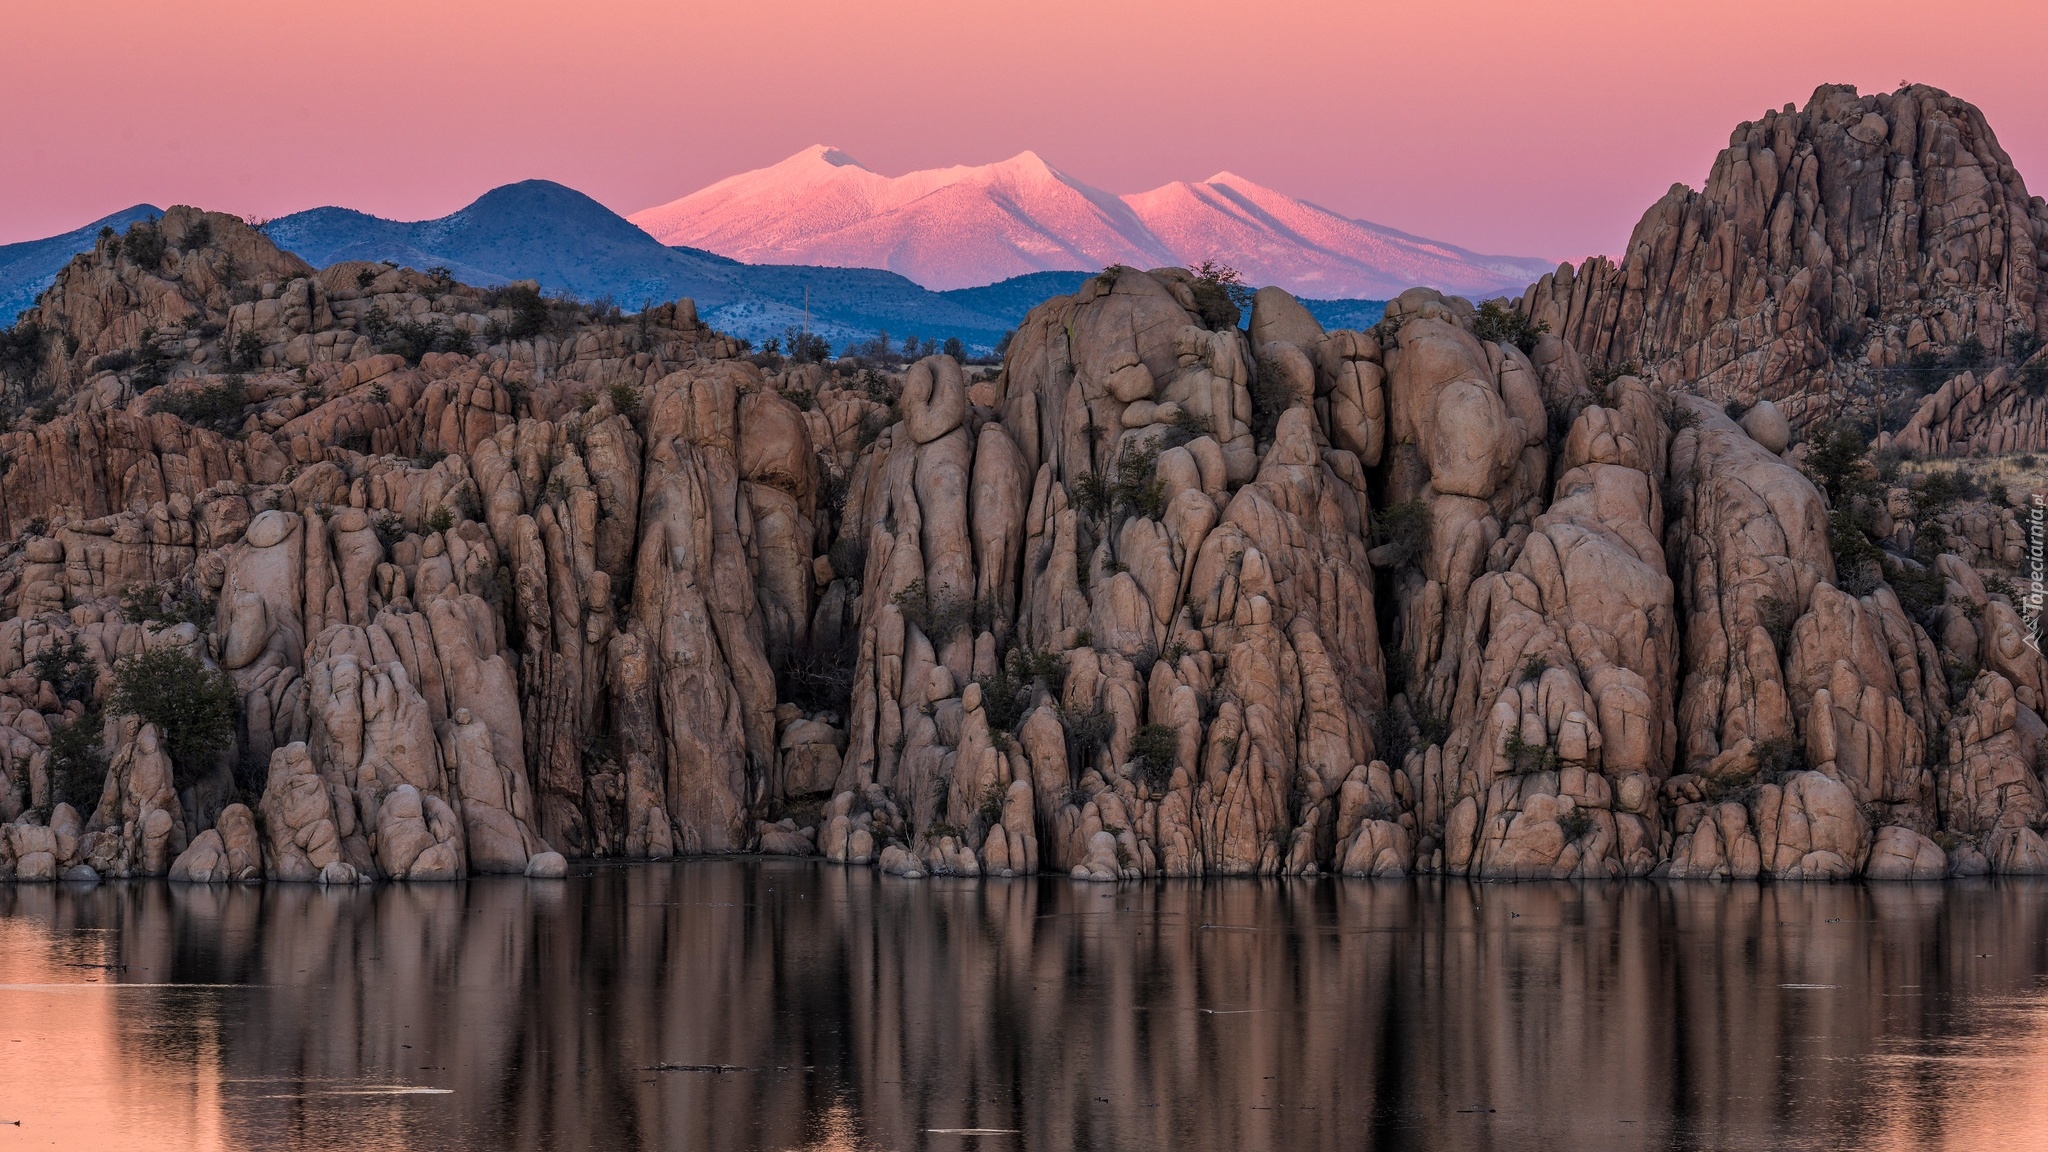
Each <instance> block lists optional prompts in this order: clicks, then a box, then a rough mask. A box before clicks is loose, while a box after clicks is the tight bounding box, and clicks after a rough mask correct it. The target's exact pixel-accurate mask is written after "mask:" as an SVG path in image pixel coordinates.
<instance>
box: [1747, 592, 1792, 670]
mask: <svg viewBox="0 0 2048 1152" xmlns="http://www.w3.org/2000/svg"><path fill="white" fill-rule="evenodd" d="M1756 616H1757V623H1758V624H1761V625H1763V629H1764V633H1765V635H1768V636H1769V637H1770V638H1771V646H1772V647H1773V648H1776V649H1777V650H1778V653H1779V655H1780V656H1781V657H1782V656H1783V654H1784V652H1785V647H1786V645H1788V644H1790V643H1791V641H1792V625H1793V624H1795V623H1797V622H1798V620H1799V607H1798V605H1796V604H1790V603H1787V602H1786V601H1783V600H1780V599H1778V598H1777V597H1776V596H1765V597H1763V598H1762V599H1760V600H1758V601H1757V602H1756Z"/></svg>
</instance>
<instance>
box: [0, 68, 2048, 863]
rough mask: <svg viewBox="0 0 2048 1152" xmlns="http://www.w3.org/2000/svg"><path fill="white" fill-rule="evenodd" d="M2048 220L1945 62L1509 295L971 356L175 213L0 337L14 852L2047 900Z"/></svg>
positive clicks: (1284, 298)
mask: <svg viewBox="0 0 2048 1152" xmlns="http://www.w3.org/2000/svg"><path fill="white" fill-rule="evenodd" d="M2044 241H2048V205H2044V203H2043V202H2042V201H2041V200H2040V199H2039V198H2035V197H2030V196H2029V195H2028V194H2027V192H2026V189H2025V186H2024V184H2023V182H2022V181H2021V179H2020V177H2019V175H2018V174H2017V173H2016V172H2015V171H2014V169H2013V167H2012V165H2011V163H2010V161H2009V160H2008V159H2007V157H2006V156H2005V154H2004V153H2003V151H2001V150H2000V148H1999V147H1998V144H1997V142H1996V140H1995V138H1994V136H1993V134H1992V132H1991V130H1990V128H1989V127H1988V126H1987V125H1986V124H1985V122H1984V119H1983V117H1982V116H1981V115H1980V114H1979V113H1978V112H1977V110H1976V109H1974V108H1972V107H1971V106H1970V105H1968V104H1966V103H1964V102H1963V101H1961V100H1958V99H1956V98H1953V97H1951V96H1948V95H1947V94H1945V93H1942V92H1939V91H1937V90H1934V89H1931V88H1925V87H1918V86H1915V87H1906V88H1901V89H1900V90H1898V91H1895V92H1892V93H1888V94H1879V95H1869V96H1859V95H1857V94H1856V93H1855V92H1854V91H1853V90H1851V89H1847V88H1839V87H1826V88H1822V89H1820V90H1819V91H1818V92H1816V93H1815V95H1814V97H1813V98H1812V100H1811V101H1810V102H1809V103H1808V104H1807V105H1806V107H1805V108H1803V109H1794V108H1791V107H1789V106H1788V107H1787V108H1786V109H1784V110H1783V111H1781V112H1774V113H1771V114H1769V115H1766V116H1765V117H1763V118H1762V119H1760V120H1758V121H1755V122H1752V123H1747V124H1743V125H1741V126H1740V127H1738V128H1737V129H1736V130H1735V132H1734V134H1733V136H1732V138H1731V140H1730V144H1729V147H1728V148H1727V149H1726V150H1724V151H1723V152H1722V153H1721V154H1720V156H1719V157H1718V158H1717V160H1716V161H1715V163H1714V167H1713V171H1712V174H1711V176H1710V177H1709V179H1708V181H1707V183H1706V186H1705V188H1704V189H1703V190H1698V191H1695V190H1692V189H1687V188H1684V187H1678V188H1674V189H1673V190H1672V192H1671V193H1670V194H1669V195H1667V196H1666V197H1665V198H1664V199H1662V200H1660V201H1659V202H1658V203H1657V204H1656V205H1655V206H1654V207H1652V208H1651V209H1650V211H1649V212H1648V214H1646V215H1645V216H1644V218H1643V220H1642V222H1641V223H1640V224H1639V225H1638V226H1637V228H1636V231H1635V233H1634V236H1633V237H1632V238H1631V241H1630V243H1629V246H1628V249H1627V252H1626V253H1625V255H1624V256H1623V258H1622V259H1621V260H1620V261H1619V262H1613V261H1609V260H1606V259H1593V260H1589V261H1587V262H1585V263H1584V264H1583V265H1580V266H1578V267H1576V268H1574V267H1571V266H1566V267H1562V268H1560V269H1559V270H1558V271H1557V272H1555V273H1553V274H1550V275H1546V276H1545V277H1543V279H1542V280H1540V281H1539V282H1538V283H1536V284H1535V285H1533V286H1531V287H1530V288H1529V289H1528V291H1527V292H1526V293H1525V294H1524V295H1523V296H1521V297H1520V298H1519V299H1516V300H1506V301H1493V302H1487V303H1484V304H1482V305H1479V306H1475V305H1474V304H1472V303H1470V302H1468V301H1466V300H1463V299H1459V298H1456V297H1447V296H1444V295H1442V294H1439V293H1437V292H1434V291H1431V290H1428V289H1415V290H1411V291H1408V292H1405V293H1403V294H1401V295H1400V296H1399V297H1398V298H1397V299H1395V300H1393V301H1391V302H1390V303H1389V304H1388V306H1387V310H1386V315H1385V318H1384V319H1383V320H1382V321H1381V322H1380V323H1379V324H1378V325H1376V326H1375V327H1374V328H1372V329H1370V330H1365V331H1325V330H1323V328H1322V327H1321V325H1320V324H1318V322H1317V321H1316V320H1315V319H1314V317H1313V316H1311V315H1310V314H1309V312H1308V311H1307V310H1306V309H1305V308H1303V307H1302V306H1301V305H1300V304H1299V303H1298V302H1297V301H1295V300H1294V299H1293V298H1292V297H1290V296H1288V295H1287V294H1286V293H1284V292H1281V291H1279V290H1278V289H1273V288H1265V289H1260V290H1258V291H1257V292H1256V293H1251V292H1249V291H1247V290H1245V289H1244V288H1243V287H1242V286H1240V285H1237V284H1236V283H1234V282H1233V278H1232V277H1231V275H1230V274H1229V273H1228V271H1227V270H1224V269H1219V268H1217V267H1214V266H1205V267H1200V268H1196V269H1193V270H1188V269H1180V268H1164V269H1154V270H1149V271H1148V270H1143V269H1137V268H1126V267H1113V268H1109V269H1106V270H1104V271H1103V272H1102V273H1101V274H1100V275H1098V276H1095V277H1094V278H1093V279H1091V280H1089V281H1088V282H1087V283H1086V284H1084V285H1083V286H1082V288H1081V289H1080V290H1079V291H1078V292H1076V293H1075V294H1073V295H1070V296H1064V297H1059V298H1056V299H1052V300H1048V301H1046V302H1045V303H1043V304H1041V305H1040V306H1038V307H1037V308H1036V309H1034V310H1033V311H1032V312H1031V313H1030V315H1029V317H1028V318H1027V319H1026V320H1025V321H1024V323H1023V324H1022V325H1021V327H1020V328H1019V329H1018V330H1017V331H1016V333H1015V335H1014V337H1013V338H1012V339H1011V340H1010V342H1009V344H1008V348H1007V354H1006V356H1005V358H1004V359H1003V361H1002V363H1001V364H1000V366H999V367H976V366H966V365H963V364H961V363H959V362H958V361H956V360H955V359H954V358H951V357H948V356H946V355H929V356H924V357H922V358H919V359H916V360H915V361H914V362H909V363H905V364H890V363H881V362H867V361H864V360H861V359H857V358H851V357H849V358H840V359H830V358H811V359H810V362H803V363H799V362H796V360H793V359H789V358H785V357H783V356H781V355H776V354H766V353H759V352H754V351H752V350H751V349H749V348H746V347H744V346H743V345H742V343H741V342H740V341H737V340H735V339H733V338H730V337H727V336H723V335H721V334H719V333H718V332H715V331H713V330H711V329H709V328H707V327H706V326H704V325H703V324H701V323H699V322H698V320H697V318H696V316H695V311H694V308H693V307H692V306H691V304H690V303H689V302H688V301H680V302H676V303H672V304H664V305H659V306H651V307H647V308H645V309H643V310H642V311H640V312H638V313H634V314H621V313H620V312H619V311H618V310H617V309H615V308H608V307H603V306H593V305H588V304H581V303H577V302H575V301H571V300H565V299H555V298H549V297H546V296H543V295H542V294H541V293H539V292H538V291H537V290H536V289H535V288H534V287H533V286H532V285H530V284H512V285H508V286H501V287H495V288H482V287H475V286H470V285H465V284H462V283H459V282H457V281H456V280H455V279H454V278H452V277H451V276H449V275H448V274H446V273H445V272H442V271H437V270H431V269H430V270H427V271H416V270H412V269H406V268H400V267H394V266H388V265H383V264H372V263H363V262H344V263H338V264H334V265H332V266H330V267H326V268H319V269H316V268H313V267H311V266H309V265H307V264H306V263H304V262H303V261H301V260H299V259H298V258H297V257H295V256H293V255H291V254H290V253H288V252H285V251H281V250H279V249H278V248H277V247H276V246H274V245H273V244H272V243H271V242H270V241H269V240H268V239H267V238H266V237H265V236H264V235H263V234H261V233H260V232H258V231H256V230H255V229H252V228H251V227H249V226H247V225H246V224H245V223H244V222H243V221H241V220H240V219H237V218H235V217H232V216H228V215H223V214H218V213H210V212H202V211H199V210H196V209H192V208H182V207H181V208H174V209H172V210H170V211H169V212H167V213H166V214H165V215H164V216H163V217H162V219H161V220H159V221H157V222H155V223H149V222H142V223H137V224H134V225H132V226H131V227H130V228H129V229H128V231H127V232H126V233H125V234H116V233H115V232H113V231H112V230H111V229H109V230H107V231H106V232H103V233H102V234H101V237H100V238H99V240H98V242H97V243H96V244H95V246H94V247H93V249H92V250H91V251H89V252H85V253H82V254H81V255H79V256H78V257H77V258H76V259H74V260H73V261H72V263H71V264H70V265H69V266H68V267H66V268H65V269H64V270H63V271H62V272H61V273H60V274H59V276H58V278H57V281H56V283H55V284H54V285H53V286H52V287H51V288H50V289H49V290H48V291H47V292H46V293H45V294H44V295H43V296H42V297H41V298H40V300H39V301H38V303H37V305H36V306H35V307H34V308H32V309H31V310H29V311H28V312H27V313H25V314H24V316H23V317H22V319H21V321H20V322H19V324H18V325H17V326H16V327H15V328H14V330H13V331H12V333H10V334H8V335H7V336H6V338H5V341H4V344H0V374H4V401H5V404H6V414H7V415H8V416H9V417H10V422H9V424H8V425H7V427H8V430H7V431H5V432H4V433H0V539H4V544H0V616H5V617H6V621H5V623H4V624H0V879H8V880H15V881H32V880H53V879H93V878H102V877H109V878H110V877H127V876H169V877H171V878H173V879H179V880H189V881H215V882H224V881H247V880H258V879H271V880H296V881H314V880H318V881H322V882H326V883H349V882H367V881H371V880H385V879H414V880H447V879H455V878H458V877H461V876H464V875H467V874H472V873H522V872H523V873H525V874H527V875H532V876H558V875H561V874H562V872H563V870H564V869H565V867H566V862H567V861H569V860H582V859H610V860H659V859H668V858H672V857H677V856H684V855H695V854H715V853H736V852H761V853H776V854H791V855H813V854H816V855H822V856H823V857H824V858H825V859H827V860H830V861H834V862H838V863H843V864H846V865H852V866H864V867H875V868H880V869H882V870H883V871H886V872H889V873H893V874H897V875H902V876H923V875H935V874H951V875H989V874H994V875H1017V874H1025V873H1034V872H1056V873H1063V874H1070V875H1073V876H1075V877H1082V878H1087V879H1095V880H1117V879H1124V878H1137V877H1151V876H1195V875H1214V874H1221V875H1309V874H1332V873H1341V874H1345V875H1360V876H1389V875H1400V874H1407V873H1442V874H1452V875H1461V876H1473V877H1624V876H1670V877H1696V878H1725V879H1743V880H1750V879H1756V878H1778V879H1840V878H1848V877H1856V876H1865V877H1870V878H1873V879H1925V880H1932V879H1939V878H1942V877H1945V876H1956V875H1975V874H1983V873H1987V872H1989V873H2039V872H2048V841H2044V839H2043V836H2042V829H2043V827H2044V826H2048V786H2044V778H2043V770H2044V768H2048V755H2044V751H2048V725H2044V724H2043V721H2042V713H2043V711H2044V710H2048V664H2044V662H2043V659H2042V656H2041V654H2040V652H2039V650H2038V647H2037V645H2036V640H2035V629H2034V623H2033V621H2034V616H2035V612H2034V610H2033V609H2031V608H2030V607H2029V603H2028V597H2027V596H2026V595H2025V593H2024V590H2025V589H2028V588H2029V587H2031V582H2032V580H2033V579H2034V570H2033V569H2032V568H2031V567H2030V564H2031V563H2032V562H2033V561H2032V560H2031V559H2030V557H2032V556H2036V555H2038V553H2039V549H2040V547H2041V543H2040V538H2039V537H2038V535H2037V536H2034V537H2032V538H2031V540H2030V537H2029V534H2028V533H2029V525H2030V524H2031V523H2034V521H2033V520H2032V513H2031V512H2030V511H2029V510H2028V508H2027V504H2026V499H2027V497H2026V495H2025V493H2024V492H2023V491H2022V489H2021V487H2020V486H2019V485H2021V484H2022V483H2024V482H2025V479H2024V477H2025V476H2027V475H2028V474H2029V473H2027V471H2026V470H2027V469H2030V468H2032V467H2034V465H2033V464H2031V463H2028V461H2030V460H2031V459H2032V458H2031V457H2029V456H2027V455H2025V454H2027V453H2034V452H2044V451H2048V355H2044V354H2043V353H2042V352H2041V349H2042V347H2043V337H2044V335H2048V301H2044V300H2043V299H2042V298H2041V291H2040V289H2041V284H2042V280H2043V276H2044V260H2048V257H2044V256H2043V253H2042V247H2043V244H2044ZM2014 457H2016V458H2017V460H2018V462H2017V463H2014V462H2013V460H2012V459H2010V458H2014ZM2015 468H2017V469H2018V471H2017V472H2015V471H2014V469H2015ZM2007 476H2010V477H2011V479H2010V481H2008V480H2006V479H2002V478H2003V477H2007ZM2036 531H2038V529H2036Z"/></svg>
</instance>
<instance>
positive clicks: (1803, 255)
mask: <svg viewBox="0 0 2048 1152" xmlns="http://www.w3.org/2000/svg"><path fill="white" fill-rule="evenodd" d="M2044 241H2048V208H2044V206H2043V205H2042V203H2041V201H2040V200H2039V199H2037V198H2035V197H2032V196H2030V195H2028V193H2027V188H2026V184H2025V182H2024V181H2023V180H2022V179H2021V178H2020V174H2019V173H2018V172H2017V171H2015V170H2014V168H2013V165H2012V161H2011V159H2010V158H2009V157H2007V155H2006V153H2005V150H2004V149H2003V148H2001V147H2000V146H1999V144H1998V139H1997V137H1996V136H1995V135H1994V134H1993V132H1992V130H1991V127H1990V125H1989V124H1987V123H1986V122H1985V119H1984V115H1983V113H1981V112H1979V111H1978V110H1977V109H1976V108H1975V107H1973V106H1972V105H1970V104H1968V103H1967V102H1965V101H1963V100H1960V99H1957V98H1955V97H1953V96H1950V95H1949V94H1947V93H1945V92H1942V91H1940V90H1938V89H1934V88H1930V87H1927V86H1925V85H1918V84H1916V85H1910V86H1907V87H1902V88H1900V89H1898V90H1897V91H1894V92H1890V93H1877V94H1872V95H1868V96H1859V95H1857V93H1856V90H1855V89H1853V88H1849V87H1845V86H1840V85H1827V86H1823V87H1821V88H1818V89H1816V90H1815V91H1814V93H1813V96H1812V97H1811V98H1810V99H1809V100H1808V101H1807V103H1806V105H1805V107H1803V108H1795V107H1794V106H1792V105H1790V104H1787V105H1786V106H1785V107H1784V108H1783V109H1782V110H1779V111H1776V112H1768V113H1766V114H1764V115H1763V116H1762V117H1761V118H1759V119H1757V120H1754V121H1750V122H1747V123H1744V124H1740V125H1738V126H1736V128H1735V131H1734V132H1733V133H1732V134H1731V135H1730V137H1729V142H1728V147H1727V148H1726V149H1724V150H1723V151H1722V152H1721V153H1720V155H1719V156H1718V157H1716V159H1715V161H1714V164H1713V169H1712V171H1711V172H1710V173H1709V174H1708V176H1707V180H1706V183H1705V185H1704V187H1702V188H1700V189H1698V190H1695V189H1691V188H1688V187H1685V186H1684V185H1678V186H1674V187H1673V188H1672V189H1671V191H1670V192H1668V193H1666V194H1665V196H1664V198H1663V199H1661V200H1659V201H1658V202H1657V203H1656V205H1654V206H1653V207H1652V208H1651V209H1650V210H1649V211H1648V212H1647V213H1645V214H1644V216H1643V218H1642V220H1641V222H1640V223H1638V224H1637V225H1636V227H1635V231H1634V233H1633V234H1632V235H1631V236H1630V237H1629V242H1628V247H1627V249H1626V250H1625V251H1624V253H1623V254H1622V256H1621V258H1620V259H1619V261H1615V260H1610V259H1608V258H1607V257H1595V258H1593V259H1590V260H1587V261H1586V262H1585V263H1583V264H1580V265H1579V266H1577V267H1576V268H1574V267H1572V266H1570V265H1566V266H1564V267H1561V268H1559V269H1558V271H1557V272H1555V273H1553V274H1551V275H1547V276H1545V277H1543V278H1542V279H1541V280H1539V281H1537V283H1536V284H1535V285H1534V286H1532V287H1531V288H1530V289H1529V291H1528V293H1527V294H1526V295H1524V296H1523V297H1522V299H1521V307H1522V309H1523V311H1524V312H1526V313H1527V314H1528V315H1530V316H1532V317H1533V318H1535V319H1536V320H1538V321H1541V322H1544V323H1547V324H1549V326H1550V330H1551V331H1552V332H1555V333H1557V334H1559V335H1561V336H1563V337H1565V338H1566V339H1567V340H1569V341H1571V343H1572V344H1573V345H1574V346H1576V347H1577V348H1578V349H1579V350H1580V351H1581V352H1582V353H1583V354H1584V355H1585V356H1586V357H1587V358H1588V359H1589V360H1591V361H1592V362H1594V363H1596V364H1604V365H1621V364H1624V363H1627V362H1630V361H1633V362H1636V363H1638V364H1640V365H1641V366H1642V368H1643V369H1644V370H1646V371H1648V372H1650V373H1652V374H1653V375H1655V376H1656V377H1657V378H1658V379H1660V380H1662V381H1663V382H1664V383H1666V384H1668V385H1671V386H1674V387H1682V388H1685V389H1687V390H1691V391H1696V392H1698V393H1700V394H1702V395H1705V396H1707V397H1709V398H1711V399H1713V400H1714V401H1716V402H1717V403H1718V402H1720V401H1722V400H1726V399H1730V398H1733V399H1739V400H1744V401H1754V400H1757V399H1760V398H1762V399H1770V400H1775V401H1777V402H1778V404H1779V405H1781V406H1783V407H1784V408H1785V409H1786V411H1787V413H1788V415H1790V416H1792V418H1793V420H1794V422H1795V423H1799V424H1803V423H1805V422H1807V421H1808V420H1812V419H1818V418H1826V417H1831V416H1833V415H1835V414H1836V413H1838V412H1840V411H1841V410H1843V409H1844V408H1845V407H1852V408H1853V407H1862V408H1864V409H1865V410H1868V408H1869V403H1868V402H1869V398H1870V397H1869V392H1870V391H1871V390H1872V389H1879V390H1883V391H1885V392H1887V393H1888V394H1891V395H1896V394H1898V393H1899V390H1900V389H1901V388H1914V387H1916V386H1924V388H1925V389H1927V390H1932V389H1934V388H1935V387H1936V386H1938V385H1940V384H1941V382H1942V379H1943V378H1944V376H1943V375H1942V374H1936V373H1934V372H1933V369H1932V367H1931V364H1932V363H1933V362H1934V360H1933V358H1934V357H1935V356H1936V354H1942V353H1952V352H1954V351H1955V350H1957V349H1958V348H1960V347H1962V346H1963V345H1964V344H1965V342H1966V341H1974V342H1975V344H1976V346H1977V347H1978V348H1980V349H1981V350H1983V352H1984V353H1985V354H1987V355H1988V356H1990V357H1992V358H1997V357H2000V356H2002V355H2005V354H2009V353H2018V358H2020V359H2024V358H2025V357H2026V356H2028V355H2030V354H2031V353H2032V351H2033V350H2034V349H2035V348H2038V347H2039V346H2040V341H2039V340H2038V339H2037V337H2039V336H2043V335H2048V299H2044V297H2043V294H2042V291H2041V289H2042V284H2043V281H2044V279H2048V276H2044V260H2048V257H2044V255H2043V248H2044ZM1923 357H1924V358H1923ZM1946 411H1947V409H1946V407H1944V408H1943V409H1942V412H1943V414H1944V415H1945V414H1946ZM1896 427H1897V424H1896V423H1895V424H1894V425H1893V428H1894V429H1896ZM1938 435H1939V433H1938V432H1937V436H1938Z"/></svg>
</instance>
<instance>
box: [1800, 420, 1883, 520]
mask: <svg viewBox="0 0 2048 1152" xmlns="http://www.w3.org/2000/svg"><path fill="white" fill-rule="evenodd" d="M1869 450H1870V440H1869V438H1868V437H1866V436H1865V435H1864V434H1863V432H1862V431H1861V430H1860V429H1858V428H1856V427H1854V426H1852V425H1849V424H1831V425H1828V426H1826V427H1822V428H1816V429H1814V431H1813V433H1812V434H1811V435H1809V436H1808V437H1807V438H1806V471H1807V473H1808V474H1809V475H1811V476H1812V477H1813V482H1814V483H1815V484H1818V485H1819V486H1820V487H1821V489H1822V490H1823V491H1825V492H1826V493H1827V494H1828V502H1829V503H1830V504H1834V505H1836V506H1840V505H1842V504H1844V503H1845V502H1847V501H1848V500H1849V499H1850V498H1851V497H1853V496H1857V495H1862V494H1866V493H1867V492H1868V491H1869V488H1870V481H1869V479H1868V478H1867V477H1865V476H1864V475H1863V468H1864V463H1865V459H1864V458H1865V456H1866V454H1867V453H1868V452H1869Z"/></svg>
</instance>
